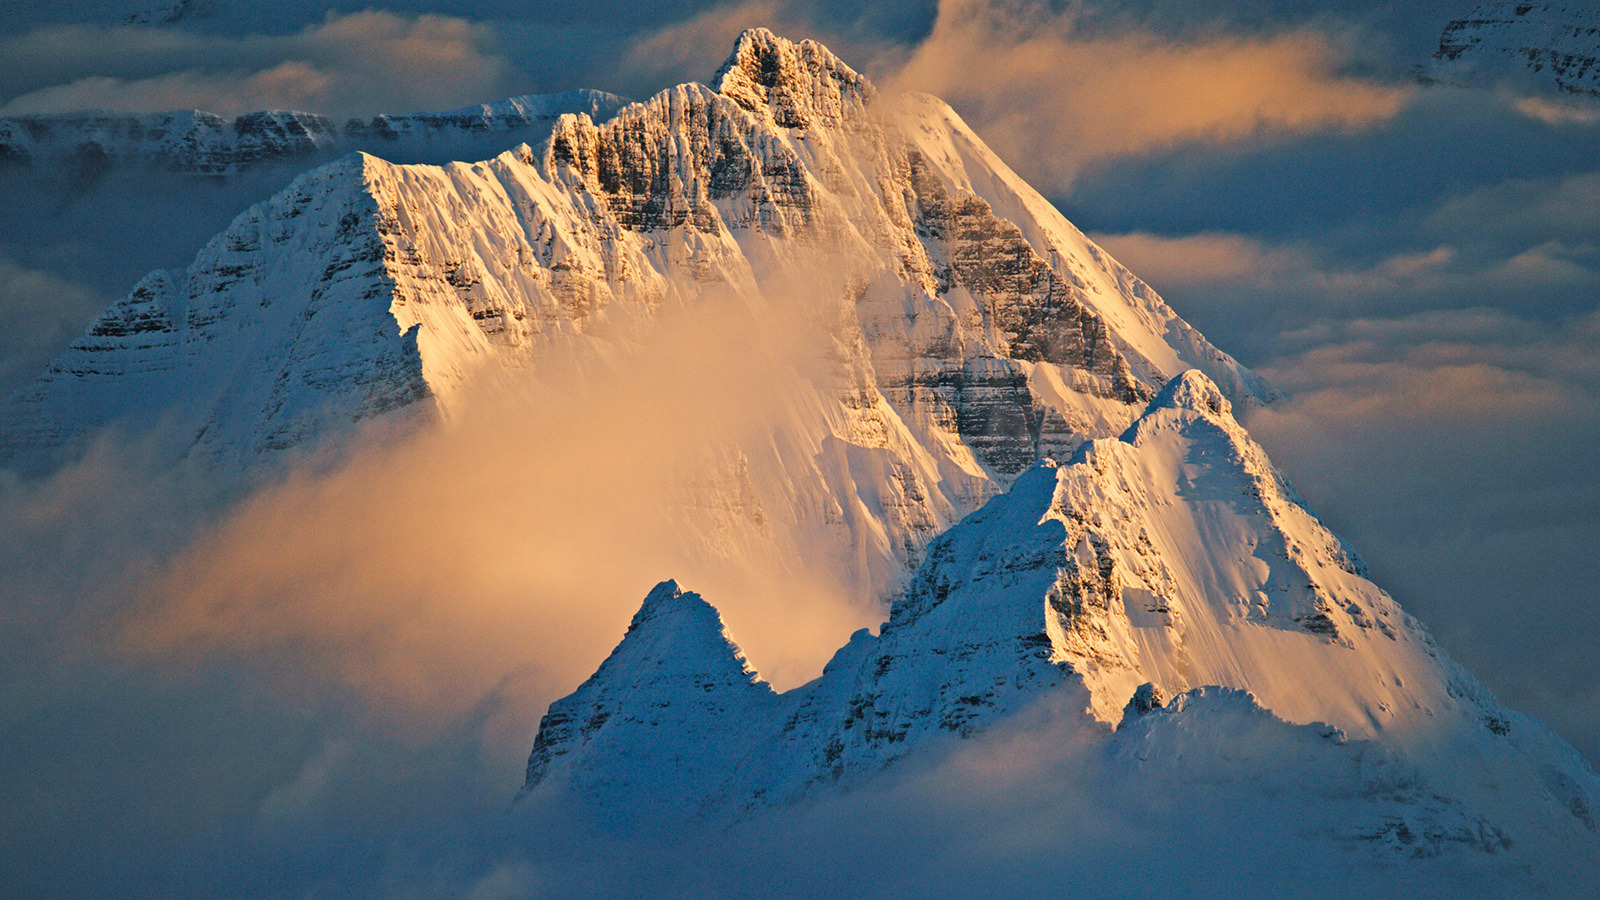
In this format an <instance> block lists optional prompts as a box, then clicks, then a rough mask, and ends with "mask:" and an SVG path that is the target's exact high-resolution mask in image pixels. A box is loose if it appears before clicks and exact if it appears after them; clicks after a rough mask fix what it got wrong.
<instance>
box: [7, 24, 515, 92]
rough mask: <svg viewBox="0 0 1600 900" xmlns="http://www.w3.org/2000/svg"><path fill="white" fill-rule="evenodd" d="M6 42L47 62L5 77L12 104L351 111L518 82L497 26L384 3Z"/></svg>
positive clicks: (55, 30)
mask: <svg viewBox="0 0 1600 900" xmlns="http://www.w3.org/2000/svg"><path fill="white" fill-rule="evenodd" d="M0 53H3V54H5V55H6V56H7V57H8V58H10V59H14V60H32V61H34V62H36V63H37V65H36V66H34V67H32V68H29V67H18V68H17V69H15V70H13V71H12V72H11V73H10V74H9V75H8V76H6V77H4V78H0V96H3V97H5V103H4V105H3V106H0V115H22V114H33V113H60V112H76V111H81V110H87V109H117V110H130V111H138V112H161V111H166V110H171V109H192V108H202V109H206V110H207V111H210V112H216V113H218V114H221V115H237V114H239V113H242V112H249V111H253V110H258V109H296V110H302V111H307V112H316V113H322V114H325V115H330V116H334V117H344V116H356V115H372V114H375V113H379V112H391V113H392V112H410V111H414V110H426V109H440V108H449V107H453V106H463V105H467V104H470V103H478V102H482V101H484V100H486V99H492V98H495V97H500V96H505V95H506V94H507V93H511V92H513V91H512V87H513V85H515V84H517V83H518V82H517V79H516V76H515V74H514V72H513V70H512V68H511V67H510V66H509V64H508V63H507V62H506V60H505V59H504V58H503V56H502V55H501V54H500V52H499V51H498V50H497V49H496V47H495V39H494V35H493V32H492V31H491V30H490V29H489V28H488V27H486V26H484V25H479V24H474V23H471V22H468V21H466V20H464V19H459V18H454V17H450V16H438V15H417V16H403V15H399V14H396V13H391V12H383V11H373V10H369V11H366V12H358V13H350V14H343V15H341V14H337V13H329V14H328V16H327V17H326V18H325V19H324V20H323V21H322V22H320V23H317V24H314V25H308V26H306V27H305V28H303V29H301V30H300V31H298V32H296V33H293V34H285V35H247V36H243V37H222V36H209V35H201V34H194V33H189V32H183V31H176V30H170V29H146V28H135V27H120V28H108V29H90V28H86V27H83V26H54V27H51V28H46V29H41V30H38V31H35V32H32V33H30V34H27V35H22V36H18V37H13V38H10V39H6V40H3V41H0Z"/></svg>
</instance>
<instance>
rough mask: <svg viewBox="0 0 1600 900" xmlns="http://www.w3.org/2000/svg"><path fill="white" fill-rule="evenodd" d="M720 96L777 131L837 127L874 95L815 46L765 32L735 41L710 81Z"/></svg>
mask: <svg viewBox="0 0 1600 900" xmlns="http://www.w3.org/2000/svg"><path fill="white" fill-rule="evenodd" d="M711 84H712V87H714V88H715V89H716V90H717V92H718V93H719V94H721V95H722V96H724V97H727V98H728V99H729V100H732V101H733V102H735V103H737V104H739V105H740V106H742V107H744V108H745V109H747V110H749V111H751V112H753V113H756V114H757V115H761V116H765V117H769V118H770V119H771V120H772V122H773V123H774V124H776V125H777V126H778V127H780V128H810V127H813V126H824V127H837V126H838V125H839V124H841V122H843V121H844V120H845V119H846V118H847V117H849V116H850V114H851V113H852V112H853V111H855V110H859V109H860V108H861V107H862V106H863V105H865V104H866V103H868V102H870V101H871V100H872V98H873V97H874V96H875V95H876V93H877V92H876V90H875V89H874V88H873V86H872V82H870V81H868V80H867V78H866V76H864V75H862V74H860V73H858V72H857V71H856V70H854V69H852V68H850V67H849V66H847V65H845V64H844V62H843V61H841V60H840V59H839V57H837V56H834V55H833V53H832V52H831V51H829V50H828V48H827V47H824V46H822V45H821V44H819V43H817V42H816V41H801V42H799V43H794V42H793V41H788V40H785V39H783V38H781V37H778V36H777V35H775V34H773V33H772V32H770V31H768V30H767V29H765V28H751V29H749V30H748V31H746V32H745V33H744V34H741V35H739V41H738V43H737V44H736V45H735V46H734V49H733V55H732V56H730V57H728V61H727V62H725V63H723V64H722V68H721V69H719V70H717V74H716V75H715V76H714V77H713V78H712V79H711Z"/></svg>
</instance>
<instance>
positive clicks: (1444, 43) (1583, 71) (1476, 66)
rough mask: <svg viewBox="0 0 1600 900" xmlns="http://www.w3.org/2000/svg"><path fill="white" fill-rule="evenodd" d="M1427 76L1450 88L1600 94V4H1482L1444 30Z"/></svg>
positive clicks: (1586, 95)
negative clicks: (1500, 86)
mask: <svg viewBox="0 0 1600 900" xmlns="http://www.w3.org/2000/svg"><path fill="white" fill-rule="evenodd" d="M1422 74H1423V77H1424V78H1425V79H1426V80H1429V81H1435V82H1442V83H1445V84H1456V85H1464V86H1472V87H1485V86H1494V85H1497V84H1502V83H1506V84H1511V85H1515V86H1521V87H1525V88H1534V89H1537V90H1540V91H1543V92H1549V93H1559V94H1567V95H1577V96H1583V97H1596V96H1600V6H1597V5H1596V4H1594V3H1585V2H1566V3H1518V2H1511V3H1482V4H1479V5H1478V6H1477V7H1476V8H1474V9H1473V11H1472V12H1471V13H1470V14H1469V15H1467V16H1466V17H1464V18H1460V19H1456V20H1454V21H1452V22H1450V23H1449V24H1448V25H1446V26H1445V29H1444V32H1443V34H1441V35H1440V37H1439V50H1438V52H1437V53H1435V54H1434V55H1433V58H1432V59H1431V60H1429V61H1428V63H1427V65H1425V66H1424V68H1423V72H1422Z"/></svg>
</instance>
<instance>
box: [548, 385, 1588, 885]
mask: <svg viewBox="0 0 1600 900" xmlns="http://www.w3.org/2000/svg"><path fill="white" fill-rule="evenodd" d="M1291 496H1292V492H1290V490H1289V488H1288V486H1287V484H1286V483H1285V482H1283V481H1282V479H1281V476H1279V475H1277V474H1276V472H1275V471H1274V470H1273V469H1272V467H1271V464H1270V463H1269V462H1268V461H1267V460H1266V457H1265V454H1264V453H1263V452H1262V451H1261V449H1260V448H1259V447H1258V446H1257V445H1255V443H1254V442H1253V441H1251V440H1250V438H1249V436H1248V435H1247V434H1246V433H1245V432H1244V431H1243V429H1242V428H1241V427H1240V426H1239V425H1238V424H1237V423H1236V422H1234V421H1233V419H1232V417H1231V415H1230V413H1229V410H1228V406H1227V402H1226V400H1225V399H1224V398H1223V397H1222V395H1221V392H1220V391H1219V390H1218V388H1217V387H1216V385H1215V384H1214V383H1212V382H1211V381H1210V379H1208V378H1206V377H1205V376H1203V375H1198V374H1195V373H1185V374H1182V375H1179V376H1178V377H1175V378H1173V379H1171V380H1170V381H1169V383H1168V384H1167V385H1166V386H1165V388H1164V389H1163V390H1162V392H1161V393H1160V394H1159V395H1158V396H1157V397H1156V398H1155V399H1154V400H1153V401H1152V402H1151V403H1150V404H1149V406H1148V407H1147V408H1146V410H1145V411H1144V413H1143V414H1142V415H1140V416H1139V417H1138V420H1137V421H1136V423H1135V424H1134V426H1133V427H1132V428H1130V429H1129V430H1128V433H1127V434H1125V435H1124V437H1123V438H1122V439H1120V440H1119V439H1102V440H1096V441H1093V442H1091V443H1090V444H1089V446H1088V447H1087V448H1086V449H1085V450H1084V451H1083V452H1082V453H1080V454H1078V455H1077V456H1075V458H1074V459H1073V460H1072V461H1071V462H1069V463H1067V464H1064V465H1059V466H1058V465H1055V464H1054V463H1051V462H1049V461H1041V462H1039V463H1037V464H1035V465H1034V466H1032V467H1030V468H1029V469H1028V470H1027V471H1025V472H1023V473H1022V474H1021V475H1020V476H1019V477H1017V478H1016V480H1015V481H1014V482H1013V483H1012V485H1011V487H1010V489H1009V490H1007V491H1006V492H1005V493H1003V494H1000V495H998V496H996V497H994V498H992V499H991V500H989V501H988V502H987V503H985V504H984V505H983V506H982V507H981V508H980V509H978V510H977V511H976V512H974V513H972V514H971V515H969V516H967V517H966V518H964V519H963V520H962V521H961V522H960V523H959V524H957V525H956V526H954V527H953V528H951V529H949V530H948V531H946V532H945V533H944V534H942V535H940V536H939V537H938V538H936V539H935V540H934V541H933V542H932V543H931V544H930V545H929V546H928V549H927V553H926V557H925V559H924V561H923V563H922V565H921V566H920V567H919V569H918V571H917V574H916V576H915V578H914V579H913V580H912V582H911V584H910V585H909V586H908V587H907V589H906V590H905V592H904V594H903V596H902V597H901V598H900V599H899V600H898V601H897V602H896V603H895V604H894V607H893V609H892V611H891V614H890V617H889V620H888V622H886V623H885V624H884V626H883V628H882V630H881V631H880V633H879V634H878V635H876V636H873V635H871V634H870V633H868V632H865V631H858V632H857V633H856V634H854V635H852V637H851V638H850V641H849V643H847V644H846V645H845V646H844V647H843V648H841V649H840V650H839V652H838V653H837V654H836V655H835V657H834V658H833V660H832V661H831V662H829V664H828V665H827V667H826V668H825V669H824V671H823V674H822V676H821V677H820V678H818V679H816V680H815V681H813V682H811V683H809V684H807V685H804V686H802V687H799V688H796V689H794V690H791V691H788V692H786V693H783V694H772V693H771V692H770V691H768V690H766V686H765V685H764V684H761V683H759V682H757V681H754V680H753V676H749V675H748V674H747V672H746V671H745V670H743V669H740V670H738V672H737V674H735V672H734V670H733V669H732V667H731V666H730V665H728V664H727V663H726V660H727V658H728V654H727V653H726V651H722V652H720V653H686V654H683V658H685V659H688V660H691V661H695V662H694V664H695V665H700V664H701V663H700V661H703V660H709V659H712V658H718V659H722V660H724V662H723V664H722V668H721V669H719V670H718V671H719V672H720V673H721V674H720V675H716V676H705V677H704V678H703V681H702V682H699V683H696V685H695V686H693V687H692V689H690V690H684V691H680V690H679V688H678V687H677V686H676V685H678V684H679V682H680V681H681V678H680V675H679V671H680V668H679V667H678V665H677V664H676V663H672V664H664V663H662V662H660V661H659V656H658V655H657V654H656V653H652V654H649V655H647V656H646V657H644V658H643V659H641V660H635V661H634V665H635V666H636V667H633V668H624V667H623V666H622V662H621V661H622V660H624V659H629V658H631V657H632V656H633V655H634V652H633V650H632V649H631V646H632V645H641V646H642V645H643V643H644V639H643V638H641V637H636V636H635V632H636V631H637V632H648V630H649V629H648V628H647V627H646V626H641V625H639V624H636V625H635V626H634V628H633V629H630V631H629V634H628V636H626V637H625V638H624V639H623V641H622V643H621V644H619V645H618V648H617V650H616V652H614V653H613V655H612V657H611V658H610V659H608V660H607V663H606V665H605V666H602V667H601V671H598V672H596V674H595V676H594V677H592V678H591V679H590V680H589V681H587V682H585V684H584V685H583V687H581V688H579V690H578V691H577V692H575V693H574V694H573V695H571V696H569V697H567V698H564V699H563V700H561V701H558V702H557V703H556V704H554V705H553V706H552V707H551V714H550V716H549V717H547V720H546V723H545V725H544V726H543V727H542V728H541V731H540V735H539V738H538V744H537V745H536V748H535V751H534V755H533V758H532V760H531V761H530V766H529V779H528V782H527V785H526V787H525V791H527V792H533V791H554V792H560V793H559V795H561V796H564V797H566V798H567V800H569V801H577V802H582V803H585V804H593V805H596V806H598V807H599V808H600V809H601V810H602V812H603V813H604V812H605V811H607V810H610V811H613V812H614V811H616V810H628V811H637V810H640V809H644V810H647V812H646V813H645V815H648V816H656V815H666V816H667V817H668V818H672V817H676V816H681V815H683V814H685V813H687V814H690V815H704V814H711V815H713V816H717V817H722V816H727V815H729V814H732V815H735V816H737V815H740V814H743V813H745V812H747V811H749V810H751V809H754V808H757V807H763V806H770V805H773V804H783V803H788V802H792V801H794V800H797V799H800V798H806V797H817V796H819V794H821V793H823V792H826V791H828V790H830V789H831V788H830V786H832V785H859V784H860V783H861V782H862V781H864V780H865V779H868V778H871V777H873V776H874V775H875V773H877V772H879V771H881V770H882V769H884V768H885V767H887V766H890V765H894V764H896V763H899V762H901V761H903V760H907V759H909V758H912V757H918V756H920V757H921V758H922V759H923V760H925V761H929V760H936V759H937V758H938V757H939V755H940V754H941V753H942V752H945V751H947V750H950V748H952V747H953V746H954V745H955V742H957V741H959V740H960V739H963V738H969V737H973V736H975V735H978V734H980V733H984V732H989V731H991V730H993V729H1003V728H1005V727H1007V723H1008V722H1016V721H1018V720H1020V719H1023V718H1027V717H1030V716H1034V715H1036V714H1038V713H1039V712H1040V711H1045V712H1047V713H1048V715H1049V716H1050V717H1051V721H1052V722H1053V725H1052V726H1051V727H1052V728H1055V729H1057V730H1058V732H1059V733H1057V734H1055V735H1054V737H1053V738H1052V739H1053V740H1058V741H1066V742H1087V743H1089V744H1091V745H1094V746H1097V747H1100V748H1102V751H1101V754H1100V755H1099V756H1098V757H1091V759H1093V760H1097V761H1095V762H1094V765H1104V766H1105V767H1106V768H1105V769H1104V771H1103V772H1101V773H1100V774H1097V775H1095V776H1091V777H1103V778H1106V779H1110V780H1111V781H1112V782H1114V783H1117V784H1124V785H1127V789H1128V790H1132V791H1136V792H1140V791H1145V790H1157V791H1184V790H1188V789H1189V788H1188V787H1185V786H1186V785H1188V786H1192V785H1193V784H1195V783H1196V779H1198V780H1199V782H1201V783H1204V784H1205V785H1207V786H1208V787H1207V790H1209V791H1213V792H1215V791H1222V792H1224V793H1225V794H1226V795H1227V796H1228V797H1230V798H1232V799H1231V800H1229V801H1228V802H1230V803H1233V802H1240V803H1247V804H1250V803H1259V802H1261V799H1260V797H1259V796H1257V795H1256V794H1255V793H1254V792H1255V791H1257V790H1259V791H1262V792H1264V794H1265V795H1266V796H1269V797H1281V796H1284V795H1285V794H1287V795H1288V796H1291V797H1293V798H1296V799H1295V800H1294V801H1293V802H1292V803H1291V804H1290V805H1291V806H1294V807H1296V808H1298V809H1302V810H1303V811H1302V812H1300V813H1297V814H1296V815H1300V816H1309V818H1306V819H1305V820H1304V821H1303V822H1302V825H1303V832H1302V838H1304V839H1305V840H1309V841H1313V842H1316V841H1323V840H1331V841H1333V842H1335V844H1336V845H1338V846H1340V847H1342V848H1344V849H1345V850H1356V849H1357V848H1366V850H1368V851H1371V852H1375V853H1377V854H1378V857H1379V858H1380V859H1393V858H1395V857H1396V856H1403V855H1427V856H1437V855H1439V854H1446V853H1450V854H1469V855H1475V854H1489V855H1490V856H1493V855H1494V854H1500V853H1504V852H1506V851H1507V850H1508V849H1510V848H1512V847H1514V846H1518V847H1520V848H1521V849H1519V852H1524V853H1533V854H1535V855H1537V854H1553V855H1552V856H1547V857H1545V859H1546V861H1548V860H1550V859H1555V860H1561V859H1565V858H1566V857H1567V855H1568V854H1570V853H1572V852H1574V851H1573V849H1572V848H1581V849H1579V850H1577V851H1576V852H1579V853H1581V854H1585V855H1587V856H1588V857H1589V858H1593V854H1594V852H1595V848H1596V841H1595V835H1594V832H1595V826H1594V824H1593V819H1592V815H1591V813H1590V810H1591V809H1592V808H1593V806H1594V803H1595V802H1596V799H1597V798H1600V779H1596V777H1595V776H1594V773H1593V772H1592V771H1590V770H1589V769H1588V768H1587V767H1586V766H1585V765H1584V764H1583V763H1582V761H1581V760H1580V759H1579V758H1578V757H1577V755H1576V753H1575V752H1574V751H1572V749H1571V748H1570V747H1568V746H1566V745H1564V744H1563V743H1562V742H1561V741H1560V740H1559V739H1558V738H1556V737H1554V735H1552V734H1551V733H1550V732H1549V731H1548V729H1546V728H1544V727H1543V726H1542V725H1540V724H1538V723H1536V722H1533V721H1531V720H1528V719H1526V718H1525V717H1522V716H1518V715H1517V714H1515V713H1512V712H1509V711H1507V710H1505V709H1504V708H1502V707H1500V706H1499V705H1498V704H1497V703H1496V702H1495V701H1494V699H1493V698H1492V697H1490V696H1489V695H1488V693H1487V692H1485V691H1484V690H1483V689H1482V688H1481V687H1480V686H1478V684H1477V683H1476V682H1475V681H1474V680H1473V679H1472V678H1471V676H1469V675H1468V674H1467V673H1465V672H1464V671H1462V670H1461V669H1460V668H1459V667H1458V666H1456V665H1455V664H1453V663H1452V662H1450V661H1449V660H1448V659H1447V658H1446V657H1445V656H1444V655H1443V654H1442V652H1440V651H1439V649H1438V648H1437V647H1436V646H1435V645H1434V643H1433V641H1432V639H1431V638H1430V637H1429V636H1428V634H1427V632H1426V631H1425V630H1424V629H1423V628H1422V626H1421V625H1420V624H1419V623H1417V622H1416V621H1415V620H1413V619H1411V618H1410V617H1409V616H1407V615H1406V614H1405V613H1404V612H1402V611H1401V610H1400V609H1399V607H1398V606H1397V605H1396V604H1395V603H1394V601H1393V600H1392V599H1390V598H1389V597H1388V595H1387V594H1385V593H1384V592H1383V591H1381V590H1380V589H1378V588H1377V587H1376V586H1375V585H1373V584H1372V583H1371V582H1370V581H1368V580H1367V579H1366V578H1365V577H1363V576H1362V574H1360V572H1359V571H1358V570H1357V568H1356V567H1354V566H1353V565H1351V564H1350V560H1349V559H1348V558H1347V557H1346V556H1345V552H1344V550H1343V545H1342V543H1341V542H1340V541H1339V539H1338V538H1337V537H1335V536H1333V535H1332V534H1331V533H1329V532H1328V531H1327V529H1326V528H1324V527H1323V526H1322V525H1321V523H1320V522H1318V521H1317V520H1316V519H1315V517H1313V516H1312V515H1311V514H1310V513H1309V512H1307V511H1306V510H1305V509H1303V508H1302V507H1301V506H1300V505H1298V504H1296V503H1294V502H1292V500H1291ZM675 591H676V589H675V588H672V587H667V586H664V587H663V588H658V589H657V592H656V594H653V595H652V599H651V600H648V601H647V603H646V607H647V608H650V609H654V608H657V607H660V608H665V609H674V608H677V607H675V606H673V604H674V603H675V602H676V600H675V597H676V594H675ZM693 608H694V609H695V610H696V612H695V614H694V616H692V618H694V619H695V620H696V621H701V620H704V622H705V623H707V624H705V625H702V626H701V628H702V630H703V631H709V629H710V623H712V622H713V620H714V614H711V613H710V612H709V607H702V606H701V605H700V604H699V601H698V600H696V602H695V605H694V607H693ZM656 615H658V614H657V613H651V614H649V615H648V616H646V614H645V612H644V611H641V616H643V617H645V618H646V625H649V624H651V623H653V621H654V620H655V616H656ZM635 621H636V623H637V622H638V621H639V619H637V618H636V620H635ZM702 695H708V696H712V697H715V698H718V699H716V700H715V701H714V702H712V703H711V704H710V705H709V706H707V705H701V704H700V702H699V701H700V698H701V697H702ZM614 697H632V698H644V699H642V700H638V701H631V700H630V701H628V702H630V703H634V702H637V703H643V704H647V705H648V707H649V709H648V712H647V713H640V714H637V715H634V716H633V717H632V718H624V719H622V720H621V721H620V723H618V724H614V723H617V719H616V712H615V710H616V708H618V701H615V700H609V699H604V698H614ZM685 704H686V705H685ZM719 716H726V718H719ZM1030 721H1031V719H1030ZM573 723H587V728H588V730H587V731H583V730H581V729H580V730H577V731H575V730H574V725H573ZM941 748H942V749H941ZM554 759H559V760H560V768H557V767H556V766H554V765H551V764H550V763H549V762H548V761H549V760H554ZM686 760H687V761H691V762H692V763H693V764H695V765H700V763H702V762H704V761H706V760H710V761H713V764H714V766H713V767H712V768H708V767H705V766H702V767H701V768H699V769H697V770H695V772H694V773H692V774H691V775H688V776H685V775H683V774H682V773H681V772H680V770H681V769H682V768H683V766H684V765H685V761H686ZM713 768H714V770H713ZM1111 793H1112V794H1113V795H1115V794H1116V792H1115V791H1113V792H1111ZM1322 810H1330V811H1331V812H1322ZM1311 811H1316V812H1311ZM1397 823H1398V824H1397ZM1391 835H1394V836H1398V837H1397V838H1396V839H1392V840H1391V839H1389V838H1388V837H1386V836H1391ZM1418 836H1421V840H1420V841H1419V839H1418ZM1375 841H1380V842H1381V843H1374V842H1375ZM1530 848H1531V849H1530ZM1528 858H1535V857H1534V856H1530V857H1528Z"/></svg>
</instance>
